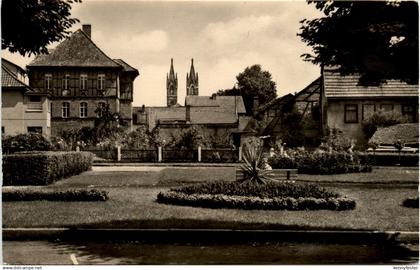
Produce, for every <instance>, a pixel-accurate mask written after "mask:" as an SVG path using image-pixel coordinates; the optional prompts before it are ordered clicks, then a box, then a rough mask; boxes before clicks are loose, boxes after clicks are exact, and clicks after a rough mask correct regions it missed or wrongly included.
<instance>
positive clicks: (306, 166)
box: [269, 149, 372, 174]
mask: <svg viewBox="0 0 420 270" xmlns="http://www.w3.org/2000/svg"><path fill="white" fill-rule="evenodd" d="M364 160H366V159H364ZM269 164H270V166H271V167H272V168H273V169H293V168H297V169H298V172H299V173H305V174H340V173H353V172H369V171H372V167H371V166H370V165H369V164H362V163H361V162H360V159H359V156H358V154H350V153H348V152H345V151H331V152H326V151H322V150H316V151H312V152H311V151H306V150H301V149H297V150H290V151H288V152H287V155H285V156H274V157H272V158H270V159H269Z"/></svg>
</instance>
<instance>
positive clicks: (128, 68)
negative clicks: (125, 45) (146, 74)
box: [113, 59, 139, 75]
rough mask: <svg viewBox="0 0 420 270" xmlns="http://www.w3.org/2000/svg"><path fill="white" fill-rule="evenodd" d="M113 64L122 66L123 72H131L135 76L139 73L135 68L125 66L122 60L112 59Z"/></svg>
mask: <svg viewBox="0 0 420 270" xmlns="http://www.w3.org/2000/svg"><path fill="white" fill-rule="evenodd" d="M113 60H114V62H116V63H117V64H119V65H120V66H122V68H123V71H125V72H133V73H135V74H137V75H138V74H139V71H138V70H137V69H135V68H133V67H132V66H130V65H129V64H127V63H126V62H125V61H124V60H122V59H113Z"/></svg>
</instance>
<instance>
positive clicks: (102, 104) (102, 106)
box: [96, 102, 105, 117]
mask: <svg viewBox="0 0 420 270" xmlns="http://www.w3.org/2000/svg"><path fill="white" fill-rule="evenodd" d="M104 108H105V102H99V103H98V109H97V110H96V112H97V113H96V115H97V116H98V117H102V111H103V109H104Z"/></svg>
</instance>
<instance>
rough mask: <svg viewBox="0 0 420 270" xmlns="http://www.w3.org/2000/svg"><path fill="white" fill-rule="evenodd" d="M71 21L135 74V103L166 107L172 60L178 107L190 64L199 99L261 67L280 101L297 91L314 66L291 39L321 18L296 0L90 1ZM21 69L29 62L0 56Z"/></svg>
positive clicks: (86, 0) (311, 75)
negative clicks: (305, 21)
mask: <svg viewBox="0 0 420 270" xmlns="http://www.w3.org/2000/svg"><path fill="white" fill-rule="evenodd" d="M72 15H73V17H76V18H78V19H79V20H80V23H79V24H77V25H76V26H75V27H74V29H78V28H81V25H82V24H91V25H92V39H93V41H94V42H95V43H96V44H97V45H98V46H99V47H100V48H101V49H102V50H103V51H104V52H105V53H106V54H107V55H108V56H110V57H111V58H122V59H124V60H125V61H126V62H127V63H129V64H130V65H132V66H133V67H135V68H137V69H139V71H140V76H139V77H137V79H136V80H135V83H134V91H135V93H134V105H136V106H141V105H142V104H145V105H154V106H159V105H166V73H167V72H169V66H170V59H171V58H174V67H175V72H177V73H178V102H179V103H180V104H182V105H183V104H184V98H185V93H186V88H185V80H186V79H185V77H186V74H187V72H188V71H189V68H190V61H191V58H194V66H195V68H196V71H197V72H198V73H199V80H200V81H199V84H200V86H199V93H200V95H211V94H212V93H214V92H216V91H217V90H219V89H226V88H231V87H232V86H233V85H234V83H235V81H236V79H235V77H236V75H237V74H238V73H239V72H241V71H243V70H244V69H245V68H246V67H247V66H251V65H253V64H260V65H261V66H262V68H263V69H264V70H268V71H269V72H270V73H271V74H272V75H273V80H274V81H275V82H276V83H277V94H278V96H282V95H285V94H287V93H293V92H296V91H299V90H302V89H303V88H304V87H305V86H306V85H307V84H309V83H310V82H311V81H313V80H314V79H316V78H317V77H318V76H319V74H320V70H319V67H318V66H315V65H313V64H311V63H307V62H304V61H302V59H301V58H300V55H301V54H302V53H305V52H310V48H309V47H306V45H305V44H304V43H303V42H302V41H300V39H299V37H297V36H296V33H297V32H298V31H299V26H300V24H299V21H300V20H302V19H304V18H315V17H320V16H321V14H320V13H319V12H318V11H317V10H316V9H315V8H314V6H313V5H308V4H306V3H305V2H302V1H294V2H285V1H281V2H140V1H115V0H114V1H98V0H96V1H92V0H90V1H89V0H84V1H83V3H81V4H74V5H73V9H72ZM3 57H4V58H6V59H8V60H11V61H14V62H15V63H17V64H20V65H21V66H25V65H26V64H28V63H29V62H30V60H31V59H28V58H22V57H20V56H18V55H11V54H10V53H8V52H5V51H3Z"/></svg>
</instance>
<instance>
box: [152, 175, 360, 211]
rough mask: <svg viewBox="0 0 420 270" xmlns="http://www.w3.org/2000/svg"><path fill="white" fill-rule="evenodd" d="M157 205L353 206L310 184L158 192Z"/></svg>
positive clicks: (230, 185)
mask: <svg viewBox="0 0 420 270" xmlns="http://www.w3.org/2000/svg"><path fill="white" fill-rule="evenodd" d="M157 201H158V202H160V203H168V204H177V205H189V206H198V207H207V208H239V209H264V210H317V209H330V210H351V209H354V208H355V207H356V202H355V201H354V200H352V199H349V198H345V197H344V198H343V197H340V195H339V194H337V193H334V192H330V191H328V190H325V189H324V188H321V187H319V186H317V185H313V184H296V183H284V182H275V181H267V182H266V183H265V184H255V183H252V182H245V183H239V182H223V181H218V182H211V183H204V184H196V185H191V186H185V187H181V188H173V189H170V190H169V191H168V192H161V193H159V194H158V196H157Z"/></svg>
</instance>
